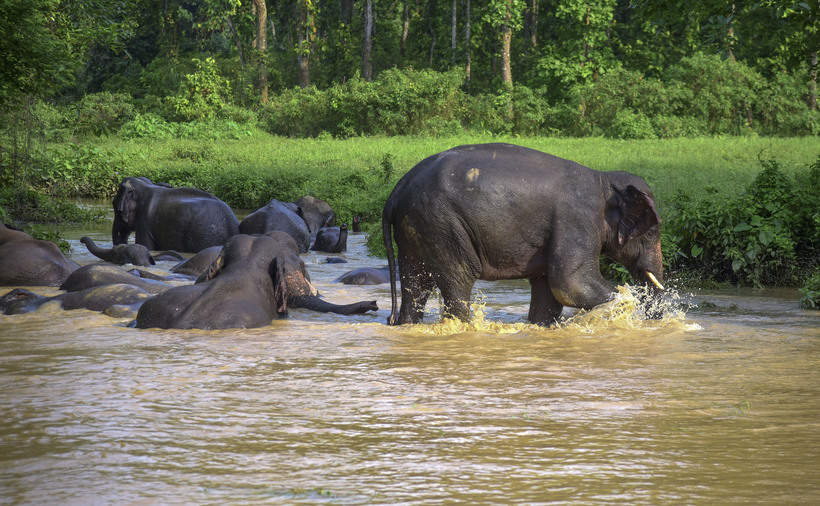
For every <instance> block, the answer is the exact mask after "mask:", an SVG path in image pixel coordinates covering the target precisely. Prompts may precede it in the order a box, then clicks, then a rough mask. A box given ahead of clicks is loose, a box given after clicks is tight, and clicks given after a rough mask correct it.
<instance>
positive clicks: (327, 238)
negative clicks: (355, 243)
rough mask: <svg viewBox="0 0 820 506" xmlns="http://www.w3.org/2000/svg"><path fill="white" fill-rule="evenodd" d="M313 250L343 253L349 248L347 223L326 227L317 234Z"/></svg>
mask: <svg viewBox="0 0 820 506" xmlns="http://www.w3.org/2000/svg"><path fill="white" fill-rule="evenodd" d="M310 249H311V251H324V252H325V253H341V252H342V251H346V250H347V223H342V225H341V226H339V227H324V228H323V229H321V230H319V233H318V234H316V240H315V241H314V242H313V246H311V247H310Z"/></svg>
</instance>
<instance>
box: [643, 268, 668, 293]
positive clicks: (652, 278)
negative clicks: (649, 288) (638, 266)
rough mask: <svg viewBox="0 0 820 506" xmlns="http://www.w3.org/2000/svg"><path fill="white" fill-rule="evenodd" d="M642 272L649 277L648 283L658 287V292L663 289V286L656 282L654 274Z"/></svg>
mask: <svg viewBox="0 0 820 506" xmlns="http://www.w3.org/2000/svg"><path fill="white" fill-rule="evenodd" d="M644 272H646V275H647V276H648V277H649V281H651V282H652V284H653V285H655V286H656V287H658V289H659V290H663V289H664V288H663V285H662V284H661V283H660V281H658V278H656V277H655V275H654V274H652V273H651V272H649V271H644Z"/></svg>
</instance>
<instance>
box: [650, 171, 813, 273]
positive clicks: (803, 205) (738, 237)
mask: <svg viewBox="0 0 820 506" xmlns="http://www.w3.org/2000/svg"><path fill="white" fill-rule="evenodd" d="M760 163H761V165H762V166H763V170H762V171H761V172H760V173H759V174H758V176H757V177H756V178H755V180H754V181H753V182H752V183H751V184H750V185H749V186H748V187H747V188H746V192H745V193H743V194H741V195H740V196H738V198H736V199H734V200H731V201H729V202H726V201H725V199H716V198H705V199H703V200H701V201H694V200H693V199H691V198H690V197H688V196H685V195H679V196H678V197H677V199H675V202H673V205H672V206H671V210H670V212H669V216H668V220H667V230H666V233H667V234H668V237H670V238H671V239H672V240H673V241H674V242H675V243H676V247H675V248H674V250H673V251H672V252H671V255H672V256H671V258H667V259H666V260H667V261H668V262H670V264H671V266H672V268H673V269H674V268H676V267H685V268H687V269H691V270H695V271H697V270H701V271H702V272H704V273H705V274H706V275H707V276H709V277H713V278H715V279H716V280H717V281H728V282H732V283H744V284H751V285H754V286H762V285H791V284H794V283H795V282H796V281H797V279H798V278H799V276H800V275H801V274H804V273H805V272H806V271H810V270H811V269H812V268H813V267H814V266H815V265H816V264H817V262H818V256H819V255H820V233H818V230H820V228H817V227H816V226H817V225H818V224H820V219H815V221H814V222H813V223H814V225H815V227H812V226H811V225H809V226H806V222H808V223H812V219H810V218H808V217H807V214H809V213H815V214H814V215H813V216H815V217H816V216H817V213H818V212H817V204H816V203H817V202H818V201H820V184H817V185H814V186H812V185H809V184H806V180H810V179H811V178H817V177H818V176H817V173H818V172H820V169H817V166H820V162H818V163H817V164H815V166H813V167H812V169H811V170H810V171H809V174H808V175H804V176H798V178H797V180H792V179H791V178H789V177H787V176H786V175H785V174H784V173H783V172H782V170H781V168H780V165H779V164H778V163H777V161H775V160H760ZM800 181H804V182H803V183H800Z"/></svg>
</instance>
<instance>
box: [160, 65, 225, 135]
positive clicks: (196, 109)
mask: <svg viewBox="0 0 820 506" xmlns="http://www.w3.org/2000/svg"><path fill="white" fill-rule="evenodd" d="M192 62H193V63H194V65H195V66H196V71H194V72H193V73H191V74H187V75H185V79H183V80H182V81H181V82H180V84H179V88H177V91H176V94H174V95H171V96H168V97H165V100H166V102H167V103H168V105H169V107H170V108H171V116H172V117H173V118H175V119H178V120H181V121H191V120H210V119H214V118H215V117H216V116H217V114H218V113H219V112H220V111H221V110H222V109H223V108H225V106H226V105H227V104H228V97H229V96H230V91H231V84H230V82H229V81H228V80H227V79H225V78H224V77H222V76H220V75H219V72H218V71H217V68H216V61H215V60H214V59H213V58H206V59H205V60H204V61H203V60H200V59H199V58H194V59H193V60H192Z"/></svg>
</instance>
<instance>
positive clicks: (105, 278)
mask: <svg viewBox="0 0 820 506" xmlns="http://www.w3.org/2000/svg"><path fill="white" fill-rule="evenodd" d="M119 283H123V284H128V285H134V286H137V287H139V288H141V289H143V290H145V291H147V292H150V293H155V294H156V293H160V292H164V291H165V290H167V289H169V288H171V286H172V285H170V284H168V283H165V282H162V281H157V280H153V279H143V278H141V277H139V276H136V275H134V274H133V273H131V272H129V271H126V270H124V269H122V268H120V267H117V266H116V265H111V264H104V263H94V264H88V265H83V266H82V267H80V268H78V269H77V270H75V271H74V272H72V273H71V275H70V276H68V278H66V280H65V282H64V283H63V284H62V285H60V290H65V291H67V292H78V291H80V290H85V289H86V288H92V287H95V286H103V285H114V284H119Z"/></svg>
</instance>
